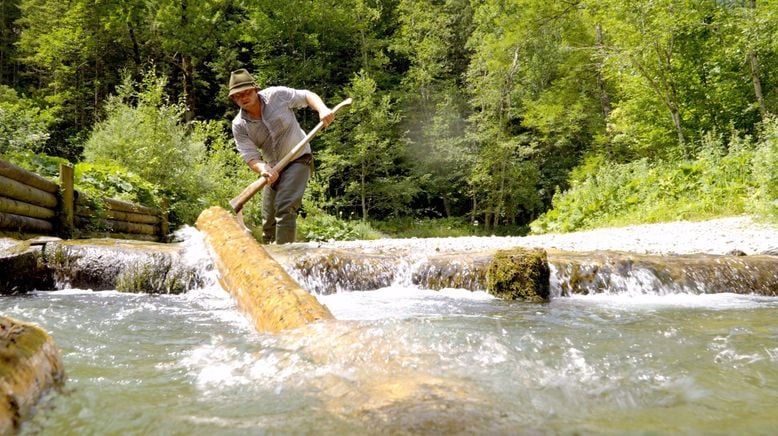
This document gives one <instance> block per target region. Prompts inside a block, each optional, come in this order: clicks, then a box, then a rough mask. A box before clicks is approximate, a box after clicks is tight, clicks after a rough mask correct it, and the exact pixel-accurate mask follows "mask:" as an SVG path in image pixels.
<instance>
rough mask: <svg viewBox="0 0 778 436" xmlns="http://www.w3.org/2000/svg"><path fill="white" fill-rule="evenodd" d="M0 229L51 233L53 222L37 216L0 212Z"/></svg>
mask: <svg viewBox="0 0 778 436" xmlns="http://www.w3.org/2000/svg"><path fill="white" fill-rule="evenodd" d="M0 229H7V230H27V231H30V232H40V233H51V232H53V231H54V224H52V223H51V222H49V221H46V220H42V219H38V218H30V217H26V216H21V215H15V214H11V213H2V212H0Z"/></svg>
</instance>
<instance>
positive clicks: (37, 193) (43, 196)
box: [0, 175, 57, 208]
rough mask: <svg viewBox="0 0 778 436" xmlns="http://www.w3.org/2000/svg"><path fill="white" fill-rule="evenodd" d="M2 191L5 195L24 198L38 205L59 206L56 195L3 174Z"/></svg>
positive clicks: (1, 180)
mask: <svg viewBox="0 0 778 436" xmlns="http://www.w3.org/2000/svg"><path fill="white" fill-rule="evenodd" d="M0 192H2V193H3V195H4V196H5V197H8V198H12V199H15V200H22V201H25V202H27V203H32V204H35V205H38V206H43V207H52V208H53V207H55V206H57V196H56V195H54V194H52V193H50V192H47V191H43V190H41V189H38V188H35V187H33V186H30V185H26V184H24V183H22V182H19V181H16V180H13V179H9V178H8V177H5V176H2V175H0Z"/></svg>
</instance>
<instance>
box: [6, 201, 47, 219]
mask: <svg viewBox="0 0 778 436" xmlns="http://www.w3.org/2000/svg"><path fill="white" fill-rule="evenodd" d="M0 212H3V213H12V214H14V215H22V216H28V217H31V218H40V219H44V220H48V219H52V218H54V216H55V213H54V210H53V209H48V208H45V207H40V206H36V205H34V204H30V203H25V202H23V201H19V200H14V199H12V198H7V197H0Z"/></svg>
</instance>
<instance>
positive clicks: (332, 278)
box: [293, 250, 395, 295]
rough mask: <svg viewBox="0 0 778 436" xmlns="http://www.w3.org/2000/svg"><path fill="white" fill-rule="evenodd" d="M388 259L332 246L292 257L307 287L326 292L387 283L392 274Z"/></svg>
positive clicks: (363, 288)
mask: <svg viewBox="0 0 778 436" xmlns="http://www.w3.org/2000/svg"><path fill="white" fill-rule="evenodd" d="M390 260H391V259H390V258H388V257H387V256H384V255H376V254H364V253H359V254H357V255H355V254H354V253H353V252H347V251H344V250H332V251H328V252H327V253H326V254H323V253H319V254H316V255H313V256H308V255H305V254H303V255H302V256H300V257H297V258H295V260H294V264H293V268H294V270H295V271H297V274H296V275H297V276H298V279H299V281H300V283H302V284H304V285H305V288H306V289H307V290H308V291H310V292H315V293H318V294H324V295H326V294H331V293H334V292H338V291H364V290H371V289H378V288H382V287H386V286H389V285H390V284H391V283H392V281H393V280H394V278H395V268H394V267H393V266H392V264H391V262H390Z"/></svg>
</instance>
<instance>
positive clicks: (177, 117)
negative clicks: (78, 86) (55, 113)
mask: <svg viewBox="0 0 778 436" xmlns="http://www.w3.org/2000/svg"><path fill="white" fill-rule="evenodd" d="M164 87H165V80H164V79H161V78H158V77H157V76H156V75H155V74H154V73H153V72H151V73H149V74H148V75H147V76H146V78H145V79H144V80H143V81H142V82H141V83H139V84H136V83H134V82H132V81H130V80H129V79H125V81H124V83H123V84H122V86H120V87H119V88H118V94H117V95H115V96H112V97H110V98H109V99H108V101H107V103H106V119H105V120H104V121H102V122H100V123H98V124H97V125H96V126H95V128H94V130H93V131H92V134H91V135H90V137H89V139H88V141H87V142H86V144H85V145H84V156H85V157H86V160H87V161H88V162H90V163H101V164H105V165H109V166H115V165H118V166H120V167H124V168H126V169H127V170H128V171H129V172H130V173H133V174H137V175H139V176H140V177H142V178H143V179H145V180H148V181H149V182H150V183H151V184H153V185H155V186H157V187H158V191H159V192H158V194H159V195H161V196H164V197H166V198H167V199H168V201H169V203H170V211H171V213H172V214H171V221H172V222H173V223H174V224H180V223H192V222H194V220H195V219H197V216H198V215H199V213H200V212H201V211H202V209H203V208H204V207H205V206H207V201H206V200H205V196H206V193H208V192H209V191H208V189H209V188H210V187H213V186H215V185H216V183H215V182H212V181H211V180H210V179H209V178H208V177H207V176H208V175H209V174H210V173H208V172H206V171H204V169H206V168H207V167H208V163H207V156H206V149H205V145H204V144H203V142H202V141H200V140H198V139H199V138H196V137H193V136H192V135H191V131H190V129H189V127H188V126H187V125H186V124H185V123H184V122H183V120H182V117H183V113H184V111H185V107H184V105H183V104H180V103H170V102H168V101H167V98H166V96H165V93H164Z"/></svg>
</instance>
